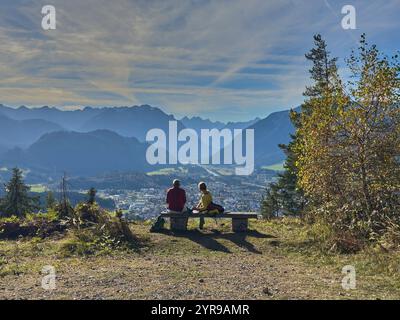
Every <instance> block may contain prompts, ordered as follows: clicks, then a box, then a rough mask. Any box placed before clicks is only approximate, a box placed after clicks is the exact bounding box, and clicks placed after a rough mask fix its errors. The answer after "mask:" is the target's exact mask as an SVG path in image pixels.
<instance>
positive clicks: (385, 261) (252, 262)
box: [0, 220, 400, 299]
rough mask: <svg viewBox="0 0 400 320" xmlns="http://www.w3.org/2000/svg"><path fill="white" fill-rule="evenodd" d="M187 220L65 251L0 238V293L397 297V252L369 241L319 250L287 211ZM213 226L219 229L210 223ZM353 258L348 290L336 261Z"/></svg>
mask: <svg viewBox="0 0 400 320" xmlns="http://www.w3.org/2000/svg"><path fill="white" fill-rule="evenodd" d="M196 227H197V226H196V225H195V222H193V223H192V224H191V230H190V231H189V232H188V233H185V234H173V233H171V232H169V231H166V232H165V233H160V234H151V233H149V232H148V230H149V228H150V225H149V224H146V223H138V224H132V225H131V229H132V231H133V233H134V234H135V235H137V236H138V238H139V239H141V241H142V247H141V249H140V251H133V250H130V249H128V248H127V249H124V250H114V251H111V252H109V251H107V252H99V254H94V255H89V256H79V255H75V256H74V255H72V256H69V257H65V255H63V254H62V252H61V251H60V248H62V247H63V245H64V244H65V242H66V241H71V239H69V238H59V239H57V238H53V239H47V240H41V239H33V240H32V239H31V240H29V241H28V240H22V241H19V242H16V241H3V242H0V270H1V271H0V298H1V299H26V298H28V299H31V298H32V299H377V298H379V299H399V298H400V285H399V283H400V281H399V280H400V278H399V276H398V271H399V270H398V266H397V265H396V263H399V262H398V261H399V257H400V255H399V254H398V253H396V252H392V253H383V252H380V251H379V250H378V249H369V251H364V252H361V253H358V254H353V255H337V254H326V253H324V251H323V248H322V247H321V246H319V244H318V243H316V242H315V239H314V238H313V232H315V230H310V229H309V228H308V227H306V226H304V225H302V224H301V223H300V222H298V221H297V220H283V221H273V222H267V221H256V222H252V223H251V229H252V230H253V231H251V232H249V233H248V234H233V233H231V232H230V230H229V229H230V222H229V221H223V222H220V223H219V224H218V225H216V223H215V222H214V221H213V220H210V221H208V223H207V224H206V229H205V230H204V231H198V230H196ZM217 230H219V231H217ZM348 264H351V265H354V266H355V267H356V271H357V289H356V290H352V291H346V290H343V289H342V287H341V279H342V277H343V275H342V274H341V270H342V267H343V266H345V265H348ZM44 265H53V266H54V267H55V268H56V272H57V288H56V289H55V290H53V291H46V290H43V289H42V288H41V277H42V275H41V269H42V267H43V266H44Z"/></svg>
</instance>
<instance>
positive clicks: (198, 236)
mask: <svg viewBox="0 0 400 320" xmlns="http://www.w3.org/2000/svg"><path fill="white" fill-rule="evenodd" d="M160 233H162V234H165V235H168V236H173V237H178V238H187V239H189V240H191V241H193V242H195V243H197V244H199V245H201V246H202V247H204V248H206V249H209V250H212V251H219V252H224V253H232V252H231V251H230V250H229V249H228V248H227V247H225V246H224V245H223V244H221V243H219V242H218V241H216V240H215V239H214V238H212V237H209V236H207V235H206V234H204V233H202V232H200V231H199V230H190V231H171V230H169V229H164V230H162V231H161V232H160Z"/></svg>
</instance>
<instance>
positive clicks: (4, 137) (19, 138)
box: [0, 111, 64, 149]
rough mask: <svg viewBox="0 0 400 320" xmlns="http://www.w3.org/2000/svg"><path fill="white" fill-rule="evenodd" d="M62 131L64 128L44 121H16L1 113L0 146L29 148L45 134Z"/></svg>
mask: <svg viewBox="0 0 400 320" xmlns="http://www.w3.org/2000/svg"><path fill="white" fill-rule="evenodd" d="M60 130H64V128H63V127H62V126H60V125H58V124H56V123H53V122H50V121H47V120H44V119H27V120H15V119H12V118H9V117H8V116H6V115H4V114H3V113H2V112H1V111H0V145H1V146H3V148H7V147H8V148H10V147H16V146H18V147H27V146H29V145H30V144H32V143H33V142H35V141H36V140H37V139H39V138H40V137H41V136H42V135H43V134H45V133H48V132H54V131H60ZM0 149H1V148H0Z"/></svg>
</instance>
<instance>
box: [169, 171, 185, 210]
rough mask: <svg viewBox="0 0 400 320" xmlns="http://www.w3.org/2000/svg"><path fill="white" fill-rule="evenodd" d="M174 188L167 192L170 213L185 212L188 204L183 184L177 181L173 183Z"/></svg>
mask: <svg viewBox="0 0 400 320" xmlns="http://www.w3.org/2000/svg"><path fill="white" fill-rule="evenodd" d="M172 184H173V187H172V188H170V189H168V191H167V200H166V202H167V205H168V211H169V212H177V213H178V212H179V213H181V212H183V211H184V209H185V204H186V192H185V190H183V189H182V188H181V187H180V186H181V182H180V181H179V180H178V179H175V180H174V181H173V182H172Z"/></svg>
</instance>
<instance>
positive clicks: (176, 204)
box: [150, 179, 187, 232]
mask: <svg viewBox="0 0 400 320" xmlns="http://www.w3.org/2000/svg"><path fill="white" fill-rule="evenodd" d="M172 185H173V186H172V188H170V189H168V191H167V199H166V203H167V208H168V212H172V213H183V212H185V211H187V209H185V204H186V192H185V190H183V189H182V188H181V187H180V186H181V182H180V181H179V180H178V179H175V180H174V181H173V182H172ZM164 224H165V220H164V219H163V218H162V217H161V215H160V216H159V217H158V218H157V219H156V221H155V222H154V223H153V225H152V226H151V228H150V232H158V231H160V230H162V229H163V228H164Z"/></svg>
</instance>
